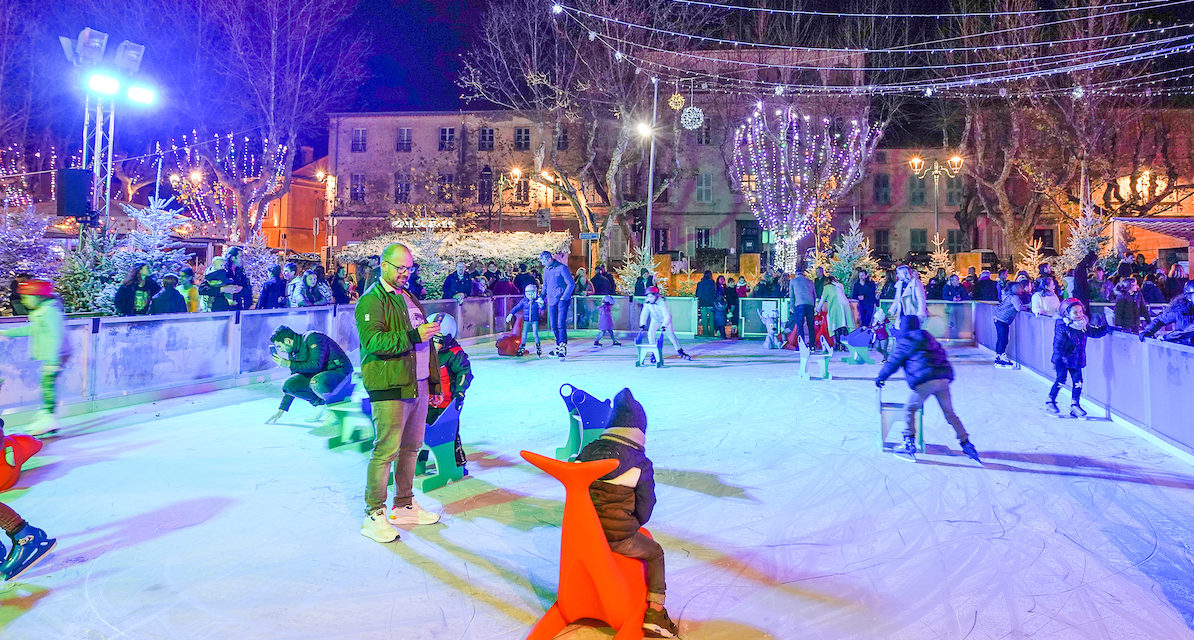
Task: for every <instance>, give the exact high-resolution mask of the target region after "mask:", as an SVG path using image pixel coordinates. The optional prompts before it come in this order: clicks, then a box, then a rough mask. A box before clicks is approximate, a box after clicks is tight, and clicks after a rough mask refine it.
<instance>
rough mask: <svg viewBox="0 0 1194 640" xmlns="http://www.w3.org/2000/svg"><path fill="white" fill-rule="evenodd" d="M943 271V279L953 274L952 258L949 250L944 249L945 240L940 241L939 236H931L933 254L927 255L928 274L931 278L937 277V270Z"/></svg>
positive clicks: (935, 234)
mask: <svg viewBox="0 0 1194 640" xmlns="http://www.w3.org/2000/svg"><path fill="white" fill-rule="evenodd" d="M938 269H944V270H945V277H947V278H948V277H949V276H951V275H953V274H954V270H955V263H954V257H953V256H952V255H950V253H949V250H948V249H946V248H945V240H942V239H941V234H939V233H934V234H933V252H932V253H930V254H929V274H930V276H931V277H936V276H937V270H938Z"/></svg>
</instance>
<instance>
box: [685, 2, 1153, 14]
mask: <svg viewBox="0 0 1194 640" xmlns="http://www.w3.org/2000/svg"><path fill="white" fill-rule="evenodd" d="M671 1H672V2H676V3H680V4H688V5H696V6H702V7H711V8H714V9H731V10H738V11H750V12H763V13H768V14H777V15H795V16H820V17H832V18H942V17H950V18H955V17H980V18H986V17H995V16H1018V15H1033V14H1042V13H1063V12H1068V11H1104V10H1106V9H1114V8H1117V7H1126V6H1132V7H1139V6H1140V5H1146V6H1145V8H1153V7H1163V6H1164V5H1165V3H1166V2H1167V0H1135V1H1133V2H1119V3H1113V4H1105V5H1089V6H1076V7H1063V8H1058V9H1027V10H1024V11H967V12H961V13H947V14H939V13H896V14H889V13H850V12H838V11H833V12H830V11H811V10H805V9H772V8H770V7H748V6H743V5H735V4H723V3H720V2H710V1H708V0H671Z"/></svg>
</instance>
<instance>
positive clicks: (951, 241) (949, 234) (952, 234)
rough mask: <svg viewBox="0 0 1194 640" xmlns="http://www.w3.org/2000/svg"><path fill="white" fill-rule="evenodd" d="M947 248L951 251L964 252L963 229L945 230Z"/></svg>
mask: <svg viewBox="0 0 1194 640" xmlns="http://www.w3.org/2000/svg"><path fill="white" fill-rule="evenodd" d="M945 250H946V251H948V252H950V253H961V252H962V230H961V229H947V230H946V231H945Z"/></svg>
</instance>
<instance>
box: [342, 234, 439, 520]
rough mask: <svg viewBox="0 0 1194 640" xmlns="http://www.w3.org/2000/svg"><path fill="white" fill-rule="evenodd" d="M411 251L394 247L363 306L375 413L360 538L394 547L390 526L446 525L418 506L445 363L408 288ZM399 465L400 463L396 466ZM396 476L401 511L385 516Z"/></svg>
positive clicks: (365, 363)
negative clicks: (421, 461)
mask: <svg viewBox="0 0 1194 640" xmlns="http://www.w3.org/2000/svg"><path fill="white" fill-rule="evenodd" d="M414 263H415V261H414V257H413V256H412V255H411V253H410V250H409V249H407V248H406V247H404V246H403V245H401V244H397V243H395V244H391V245H389V246H387V247H386V248H385V251H384V252H382V256H381V277H380V278H379V279H378V281H377V284H376V285H375V286H373V287H371V288H370V289H369V290H368V291H366V292H365V293H364V295H362V296H361V298H360V299H359V300H358V301H357V308H356V321H357V333H358V334H359V335H360V339H361V378H362V381H363V382H364V384H365V390H366V391H368V392H369V399H370V401H371V402H372V405H373V428H374V430H375V431H376V433H377V435H376V438H375V439H374V441H373V456H372V457H371V458H370V459H369V471H368V476H367V480H366V485H365V514H366V515H365V523H364V524H363V525H362V527H361V534H362V535H364V536H366V537H368V538H370V539H372V540H376V541H377V542H393V541H394V540H397V539H398V531H397V530H396V529H394V527H393V526H391V525H408V526H409V525H423V524H435V523H436V522H439V515H438V514H435V513H431V512H430V511H425V510H424V509H423V508H422V507H420V506H419V504H418V503H417V502H415V500H414V478H415V461H416V459H417V457H418V455H419V448H420V447H422V446H423V432H424V430H425V429H426V427H427V404H428V402H431V403H432V404H436V403H438V402H439V401H440V400H441V393H442V392H441V390H440V380H439V360H438V358H437V357H436V353H435V349H434V348H432V345H431V338H432V336H435V335H436V334H438V333H439V332H440V326H439V323H438V322H427V316H426V314H424V313H423V308H422V307H421V306H419V303H418V301H417V300H415V298H414V297H413V296H411V295H410V293H409V292H407V291H406V281H407V279H409V277H410V270H411V268H412V267H413V266H414ZM395 461H396V462H395ZM391 468H393V474H394V505H393V508H392V509H390V511H389V513H388V514H387V513H386V485H387V484H388V482H389V476H390V473H391V471H390V470H391Z"/></svg>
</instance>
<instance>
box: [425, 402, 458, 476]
mask: <svg viewBox="0 0 1194 640" xmlns="http://www.w3.org/2000/svg"><path fill="white" fill-rule="evenodd" d="M459 432H460V409H457V408H456V403H455V402H451V403H449V404H448V408H447V409H444V412H443V413H441V414H439V417H438V418H436V419H435V422H434V423H433V424H431V425H429V426H428V427H427V430H426V431H425V432H424V433H423V444H424V446H426V447H427V448H428V449H430V450H431V455H432V456H434V457H435V475H433V476H428V477H426V478H423V479H422V484H421V485H420V486H419V489H420V490H422V491H424V492H426V491H434V490H436V489H439V488H440V487H442V486H444V485H446V484H448V483H449V482H456V481H458V480H462V479H463V478H464V467H458V466H456V434H458V433H459ZM419 471H421V470H420V469H416V470H415V472H416V473H418V472H419Z"/></svg>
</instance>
